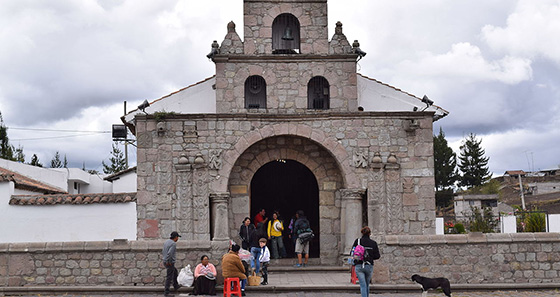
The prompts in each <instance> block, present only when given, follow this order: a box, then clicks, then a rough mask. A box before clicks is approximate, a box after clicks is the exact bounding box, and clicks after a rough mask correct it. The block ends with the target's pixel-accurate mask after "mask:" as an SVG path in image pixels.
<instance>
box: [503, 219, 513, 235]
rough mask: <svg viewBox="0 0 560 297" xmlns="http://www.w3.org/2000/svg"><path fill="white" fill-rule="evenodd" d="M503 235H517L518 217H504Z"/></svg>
mask: <svg viewBox="0 0 560 297" xmlns="http://www.w3.org/2000/svg"><path fill="white" fill-rule="evenodd" d="M502 233H517V217H516V216H503V217H502Z"/></svg>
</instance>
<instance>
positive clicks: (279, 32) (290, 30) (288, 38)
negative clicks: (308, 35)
mask: <svg viewBox="0 0 560 297" xmlns="http://www.w3.org/2000/svg"><path fill="white" fill-rule="evenodd" d="M299 29H300V26H299V21H298V19H297V18H296V17H295V16H294V15H292V14H289V13H283V14H280V15H278V16H277V17H276V18H275V19H274V21H273V22H272V53H273V54H298V53H300V51H299V47H300V34H299Z"/></svg>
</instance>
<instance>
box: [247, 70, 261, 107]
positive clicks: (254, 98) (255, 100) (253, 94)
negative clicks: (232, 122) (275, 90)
mask: <svg viewBox="0 0 560 297" xmlns="http://www.w3.org/2000/svg"><path fill="white" fill-rule="evenodd" d="M245 108H247V109H253V108H266V81H265V80H264V78H262V76H258V75H252V76H249V77H248V78H247V80H245Z"/></svg>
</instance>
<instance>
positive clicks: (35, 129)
mask: <svg viewBox="0 0 560 297" xmlns="http://www.w3.org/2000/svg"><path fill="white" fill-rule="evenodd" d="M7 128H8V129H12V130H26V131H47V132H69V133H111V131H81V130H56V129H40V128H13V127H7Z"/></svg>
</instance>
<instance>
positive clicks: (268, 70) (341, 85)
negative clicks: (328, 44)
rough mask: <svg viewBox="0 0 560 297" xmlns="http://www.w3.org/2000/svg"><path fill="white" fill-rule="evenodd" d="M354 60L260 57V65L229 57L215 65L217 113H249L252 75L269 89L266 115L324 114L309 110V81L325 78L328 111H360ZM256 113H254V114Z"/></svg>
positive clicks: (340, 57)
mask: <svg viewBox="0 0 560 297" xmlns="http://www.w3.org/2000/svg"><path fill="white" fill-rule="evenodd" d="M355 60H356V59H355V57H354V56H350V57H347V56H344V57H342V56H334V57H333V56H328V57H327V56H318V57H316V58H314V59H312V58H311V57H306V56H304V57H298V56H295V57H289V59H285V58H284V59H282V58H281V57H276V56H271V57H261V58H260V61H251V62H252V63H250V64H249V63H248V62H249V59H248V58H237V57H235V56H230V57H228V58H227V59H226V60H224V62H225V63H224V62H222V60H220V59H218V58H217V59H215V62H216V111H217V112H218V113H226V112H227V113H230V112H233V113H238V112H239V113H247V112H251V110H250V111H248V110H247V109H246V108H245V95H244V94H245V93H244V92H245V80H247V78H248V77H249V76H251V75H259V76H262V77H263V78H264V80H265V81H266V85H267V89H266V91H267V94H266V95H267V98H266V104H267V108H266V110H264V109H263V110H258V111H255V112H265V111H266V113H290V114H293V113H306V112H311V113H323V111H319V112H317V111H313V110H308V108H307V89H308V83H309V81H310V80H311V79H312V78H313V77H315V76H322V77H324V78H326V79H327V81H328V82H329V85H330V88H329V94H330V109H329V111H339V112H341V111H357V110H358V99H357V98H358V94H357V78H356V61H355ZM253 111H254V110H253Z"/></svg>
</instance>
